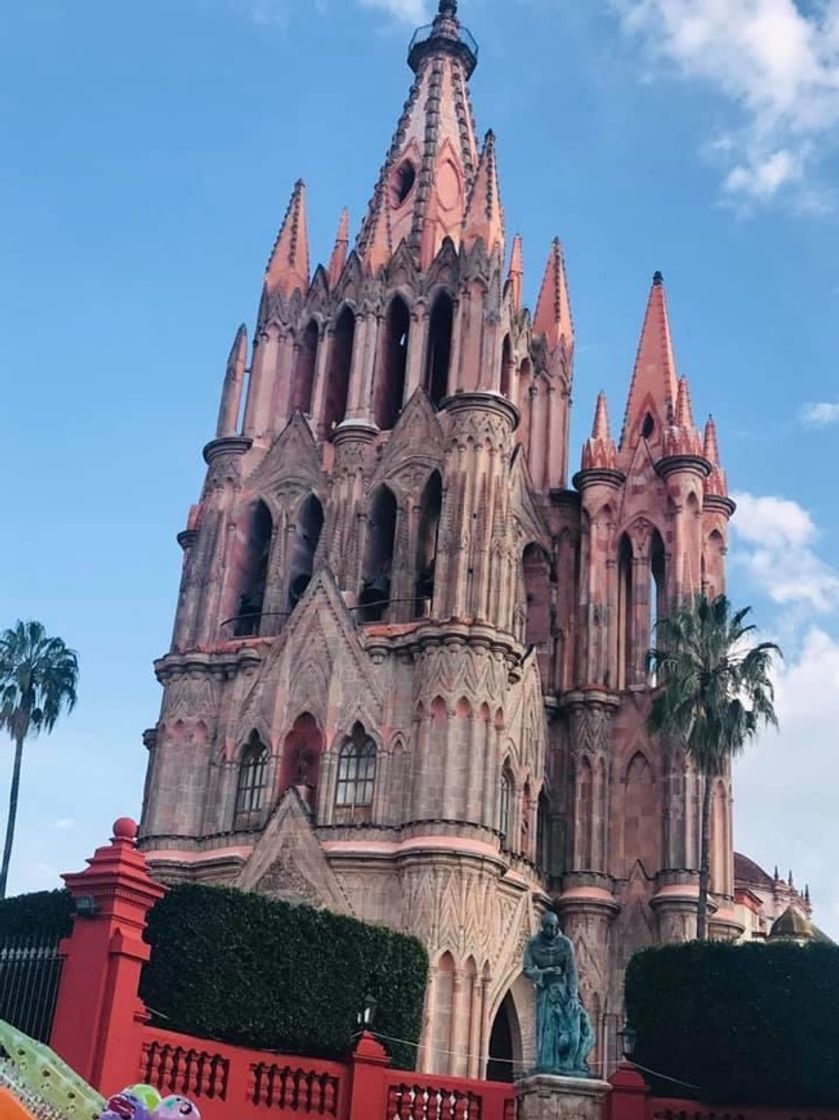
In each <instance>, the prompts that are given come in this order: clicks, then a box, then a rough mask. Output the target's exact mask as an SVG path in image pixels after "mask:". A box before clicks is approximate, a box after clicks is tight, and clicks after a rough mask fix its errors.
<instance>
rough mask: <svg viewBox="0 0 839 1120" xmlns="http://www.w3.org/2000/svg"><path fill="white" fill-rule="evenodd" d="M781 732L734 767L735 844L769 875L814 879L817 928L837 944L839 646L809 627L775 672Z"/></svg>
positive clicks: (799, 881)
mask: <svg viewBox="0 0 839 1120" xmlns="http://www.w3.org/2000/svg"><path fill="white" fill-rule="evenodd" d="M776 681H777V698H776V709H777V712H778V718H779V721H780V725H781V726H780V731H779V732H778V733H775V732H767V733H765V734H764V735H762V737H761V739H760V741H759V742H758V743H757V744H755V745H754V747H751V748H749V750H748V752H747V753H746V754H745V755H744V756H743V758H742V759H741V760H740V762H738V764H737V773H736V776H735V797H736V802H737V811H736V814H735V827H736V837H735V843H736V846H737V848H738V850H739V851H745V852H746V853H747V854H748V855H750V856H751V857H752V858H754V859H756V860H757V861H758V862H759V863H761V864H762V865H763V866H764V867H766V868H768V870H769V871H770V873H771V871H772V868H773V866H774V864H775V863H779V864H780V865H781V870H782V873H783V874H786V871H787V869H788V868H792V869H793V871H794V872H795V879H796V885H797V886H798V887H799V888H803V886H804V883H805V882H807V881H809V883H810V886H811V888H812V889H813V903H814V906H815V914H814V917H815V920H816V923H817V924H818V925H820V926H822V927H823V928H825V929H826V931H827V932H828V933H830V934H831V935H832V936H833V937H834V938H837V939H839V863H837V861H836V859H835V852H836V851H837V849H839V816H837V814H836V811H835V796H834V790H835V788H836V784H837V782H839V753H837V750H836V747H837V731H836V728H837V727H839V641H837V640H836V638H834V637H832V636H831V635H830V634H828V633H827V632H826V631H825V630H823V629H821V628H817V627H814V628H811V629H810V630H809V631H808V632H807V634H806V635H805V637H804V641H803V644H802V648H801V651H800V653H799V654H798V655H797V656H796V657H795V658H793V659H788V660H787V662H786V663H783V664H780V665H779V666H778V667H777V670H776Z"/></svg>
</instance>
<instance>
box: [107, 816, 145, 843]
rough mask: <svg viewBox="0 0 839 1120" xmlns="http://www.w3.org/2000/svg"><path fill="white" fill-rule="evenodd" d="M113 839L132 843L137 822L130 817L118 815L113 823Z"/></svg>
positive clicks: (134, 838) (135, 837)
mask: <svg viewBox="0 0 839 1120" xmlns="http://www.w3.org/2000/svg"><path fill="white" fill-rule="evenodd" d="M112 831H113V839H114V840H128V841H129V842H130V843H132V844H133V843H134V841H135V840H136V839H137V833H138V832H139V829H138V828H137V822H136V821H134V820H132V819H131V817H118V818H117V819H116V820H115V821H114V824H113V829H112Z"/></svg>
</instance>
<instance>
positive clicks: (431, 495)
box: [414, 471, 443, 618]
mask: <svg viewBox="0 0 839 1120" xmlns="http://www.w3.org/2000/svg"><path fill="white" fill-rule="evenodd" d="M442 508H443V482H442V479H441V478H440V474H439V472H438V471H433V472H432V474H431V476H430V478H429V479H428V482H426V484H425V489H424V490H423V492H422V501H421V502H420V520H419V532H418V533H417V566H416V575H415V581H414V586H415V603H414V618H427V617H428V616H429V615H430V613H431V608H432V604H433V602H434V574H435V569H436V566H437V538H438V533H439V529H440V514H441V512H442Z"/></svg>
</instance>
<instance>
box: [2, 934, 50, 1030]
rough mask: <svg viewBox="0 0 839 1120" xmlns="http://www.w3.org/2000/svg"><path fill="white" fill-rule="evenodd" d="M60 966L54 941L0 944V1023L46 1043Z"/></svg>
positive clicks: (21, 940) (23, 940)
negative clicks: (2, 1020) (3, 1022)
mask: <svg viewBox="0 0 839 1120" xmlns="http://www.w3.org/2000/svg"><path fill="white" fill-rule="evenodd" d="M62 964H63V961H62V958H61V957H60V956H59V953H58V940H57V939H56V938H55V937H43V938H32V937H27V936H25V935H23V936H19V937H7V938H4V939H2V940H0V1019H5V1020H6V1022H7V1023H11V1024H12V1026H13V1027H17V1028H18V1030H21V1031H23V1032H24V1034H28V1035H29V1036H30V1038H34V1039H37V1041H38V1042H49V1038H50V1032H51V1031H52V1020H53V1016H54V1015H55V1004H56V1000H57V998H58V986H59V984H60V982H61V968H62Z"/></svg>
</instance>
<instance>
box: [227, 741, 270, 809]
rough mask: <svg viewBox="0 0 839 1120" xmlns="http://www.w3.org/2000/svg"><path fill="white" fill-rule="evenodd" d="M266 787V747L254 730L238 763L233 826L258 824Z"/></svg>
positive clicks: (263, 804) (263, 805)
mask: <svg viewBox="0 0 839 1120" xmlns="http://www.w3.org/2000/svg"><path fill="white" fill-rule="evenodd" d="M267 789H268V748H267V747H266V746H265V744H264V743H262V742H260V740H259V737H258V736H257V734H256V732H254V733H253V734H252V735H251V737H250V739H249V740H248V742H247V745H246V746H245V749H244V750H243V751H242V758H241V761H240V763H239V782H238V785H237V787H236V812H235V814H234V821H233V827H234V828H236V829H240V828H254V827H255V826H256V825H257V824H259V821H260V817H261V815H262V810H263V808H264V807H265V794H266V792H267Z"/></svg>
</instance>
